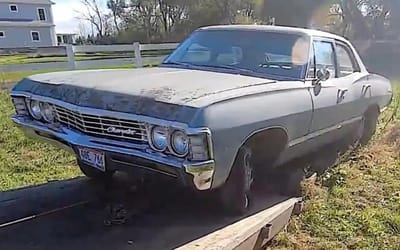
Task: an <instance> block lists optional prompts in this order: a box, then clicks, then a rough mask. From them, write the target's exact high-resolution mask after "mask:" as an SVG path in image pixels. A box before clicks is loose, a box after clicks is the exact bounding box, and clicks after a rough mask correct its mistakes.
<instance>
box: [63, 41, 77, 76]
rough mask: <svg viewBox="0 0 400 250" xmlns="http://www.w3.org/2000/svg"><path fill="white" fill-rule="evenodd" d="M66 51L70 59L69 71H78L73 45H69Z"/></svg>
mask: <svg viewBox="0 0 400 250" xmlns="http://www.w3.org/2000/svg"><path fill="white" fill-rule="evenodd" d="M65 50H66V52H67V57H68V69H69V70H75V69H76V65H75V53H74V48H73V47H72V45H71V44H67V45H66V46H65Z"/></svg>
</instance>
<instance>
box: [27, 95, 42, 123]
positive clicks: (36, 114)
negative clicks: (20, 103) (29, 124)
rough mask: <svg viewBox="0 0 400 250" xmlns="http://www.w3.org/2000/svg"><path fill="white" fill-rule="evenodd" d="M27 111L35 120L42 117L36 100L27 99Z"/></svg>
mask: <svg viewBox="0 0 400 250" xmlns="http://www.w3.org/2000/svg"><path fill="white" fill-rule="evenodd" d="M28 109H29V113H30V114H31V116H32V117H33V118H35V119H36V120H40V119H42V113H41V111H40V102H39V101H37V100H29V103H28Z"/></svg>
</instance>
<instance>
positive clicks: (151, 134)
mask: <svg viewBox="0 0 400 250" xmlns="http://www.w3.org/2000/svg"><path fill="white" fill-rule="evenodd" d="M157 129H160V130H164V133H165V135H164V137H165V146H163V147H157V145H156V143H155V139H154V132H155V131H156V130H157ZM168 137H169V133H168V128H166V127H163V126H152V127H150V131H149V143H150V146H151V147H152V149H153V150H155V151H157V152H165V151H166V150H167V149H168V144H169V139H168Z"/></svg>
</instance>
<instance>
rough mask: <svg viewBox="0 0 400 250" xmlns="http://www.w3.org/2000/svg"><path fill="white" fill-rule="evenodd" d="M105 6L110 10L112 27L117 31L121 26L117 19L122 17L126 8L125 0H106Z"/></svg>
mask: <svg viewBox="0 0 400 250" xmlns="http://www.w3.org/2000/svg"><path fill="white" fill-rule="evenodd" d="M107 8H108V9H110V10H111V14H112V19H113V23H114V27H115V29H116V30H117V31H118V33H119V32H120V31H121V28H120V25H119V23H118V21H119V20H121V19H122V18H123V17H122V15H123V13H124V11H125V9H126V8H127V5H126V2H125V0H108V1H107Z"/></svg>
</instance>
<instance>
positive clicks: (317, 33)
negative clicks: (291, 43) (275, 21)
mask: <svg viewBox="0 0 400 250" xmlns="http://www.w3.org/2000/svg"><path fill="white" fill-rule="evenodd" d="M199 30H237V31H244V30H251V31H264V32H280V33H287V34H297V35H306V36H311V37H325V38H330V39H337V40H341V41H346V39H345V38H343V37H341V36H338V35H335V34H332V33H329V32H325V31H320V30H314V29H303V28H295V27H286V26H272V25H257V24H254V25H215V26H208V27H203V28H200V29H199Z"/></svg>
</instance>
